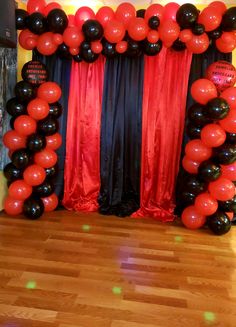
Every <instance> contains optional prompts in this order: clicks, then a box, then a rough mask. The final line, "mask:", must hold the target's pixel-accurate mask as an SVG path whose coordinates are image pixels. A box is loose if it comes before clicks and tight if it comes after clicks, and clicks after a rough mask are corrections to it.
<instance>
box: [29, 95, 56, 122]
mask: <svg viewBox="0 0 236 327" xmlns="http://www.w3.org/2000/svg"><path fill="white" fill-rule="evenodd" d="M49 110H50V108H49V105H48V103H47V102H46V101H45V100H43V99H40V98H36V99H34V100H32V101H30V103H29V104H28V106H27V111H28V114H29V115H30V116H31V117H32V118H33V119H35V120H40V119H44V118H46V117H47V115H48V114H49Z"/></svg>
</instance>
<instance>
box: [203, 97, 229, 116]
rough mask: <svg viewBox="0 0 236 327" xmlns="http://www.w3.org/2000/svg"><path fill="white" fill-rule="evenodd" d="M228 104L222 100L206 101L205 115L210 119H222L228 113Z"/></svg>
mask: <svg viewBox="0 0 236 327" xmlns="http://www.w3.org/2000/svg"><path fill="white" fill-rule="evenodd" d="M229 109H230V107H229V104H228V103H227V101H226V100H225V99H223V98H214V99H212V100H210V101H208V103H207V105H206V108H205V113H206V116H207V117H208V118H210V119H217V120H218V119H224V118H225V117H226V116H227V115H228V112H229Z"/></svg>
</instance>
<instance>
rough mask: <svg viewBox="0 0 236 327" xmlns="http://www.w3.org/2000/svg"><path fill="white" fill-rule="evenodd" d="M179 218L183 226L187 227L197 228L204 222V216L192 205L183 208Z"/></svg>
mask: <svg viewBox="0 0 236 327" xmlns="http://www.w3.org/2000/svg"><path fill="white" fill-rule="evenodd" d="M181 219H182V223H183V224H184V226H185V227H187V228H188V229H198V228H200V227H202V226H203V225H204V224H205V222H206V217H205V216H204V215H201V214H200V213H199V212H198V211H197V210H196V208H195V207H194V206H189V207H187V208H185V209H184V211H183V213H182V216H181Z"/></svg>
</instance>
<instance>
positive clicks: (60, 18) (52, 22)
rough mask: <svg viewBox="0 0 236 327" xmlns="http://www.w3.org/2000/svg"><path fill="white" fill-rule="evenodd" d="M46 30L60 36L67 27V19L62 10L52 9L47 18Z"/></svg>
mask: <svg viewBox="0 0 236 327" xmlns="http://www.w3.org/2000/svg"><path fill="white" fill-rule="evenodd" d="M47 24H48V29H49V31H51V32H54V33H60V34H62V33H63V32H64V31H65V29H66V28H67V26H68V18H67V15H66V14H65V12H64V11H63V10H62V9H53V10H51V11H50V13H49V14H48V16H47Z"/></svg>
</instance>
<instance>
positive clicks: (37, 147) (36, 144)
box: [26, 134, 46, 152]
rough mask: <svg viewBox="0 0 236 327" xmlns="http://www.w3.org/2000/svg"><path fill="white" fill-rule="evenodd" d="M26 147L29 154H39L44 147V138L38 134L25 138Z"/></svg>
mask: <svg viewBox="0 0 236 327" xmlns="http://www.w3.org/2000/svg"><path fill="white" fill-rule="evenodd" d="M26 146H27V149H29V150H30V151H31V152H39V151H41V150H43V149H44V148H45V147H46V138H45V136H43V135H40V134H31V135H30V136H28V138H27V142H26Z"/></svg>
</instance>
